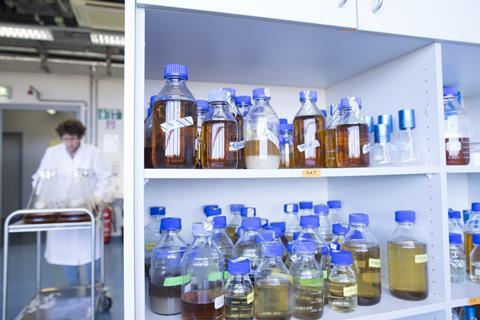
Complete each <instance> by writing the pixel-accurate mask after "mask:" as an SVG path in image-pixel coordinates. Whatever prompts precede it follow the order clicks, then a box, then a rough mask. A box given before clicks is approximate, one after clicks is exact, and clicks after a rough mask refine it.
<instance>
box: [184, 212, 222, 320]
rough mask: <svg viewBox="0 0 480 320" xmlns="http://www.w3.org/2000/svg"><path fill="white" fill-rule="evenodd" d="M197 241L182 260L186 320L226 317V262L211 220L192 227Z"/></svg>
mask: <svg viewBox="0 0 480 320" xmlns="http://www.w3.org/2000/svg"><path fill="white" fill-rule="evenodd" d="M192 234H193V237H194V238H193V242H192V244H191V245H190V246H189V247H188V248H187V250H186V251H185V254H184V255H183V258H182V262H181V265H182V275H183V277H184V279H183V281H182V289H181V290H182V291H181V292H182V319H205V320H206V319H212V320H221V319H223V318H224V290H223V289H224V288H223V279H224V259H223V255H222V253H221V252H220V250H219V249H218V247H217V245H216V244H215V242H214V241H213V239H212V234H213V225H212V223H211V222H210V221H207V222H196V223H194V224H193V225H192Z"/></svg>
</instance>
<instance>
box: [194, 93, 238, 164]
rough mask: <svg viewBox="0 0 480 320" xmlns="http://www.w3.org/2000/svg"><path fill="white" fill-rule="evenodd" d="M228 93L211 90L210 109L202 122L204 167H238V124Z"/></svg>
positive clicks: (209, 96) (209, 97)
mask: <svg viewBox="0 0 480 320" xmlns="http://www.w3.org/2000/svg"><path fill="white" fill-rule="evenodd" d="M228 99H229V98H228V93H226V92H225V91H223V90H213V91H210V93H209V95H208V101H209V102H210V110H209V112H208V114H207V116H206V118H205V120H204V121H203V124H202V137H201V140H202V147H201V149H202V156H201V158H202V168H204V169H236V168H237V165H238V150H239V148H238V125H237V121H236V120H235V117H234V116H233V115H232V113H231V112H230V105H229V103H228V101H229V100H228Z"/></svg>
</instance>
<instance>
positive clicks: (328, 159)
mask: <svg viewBox="0 0 480 320" xmlns="http://www.w3.org/2000/svg"><path fill="white" fill-rule="evenodd" d="M336 146H337V131H336V130H335V128H333V129H328V130H327V132H326V135H325V164H326V167H327V168H335V167H336V166H337V159H336V153H337V150H336Z"/></svg>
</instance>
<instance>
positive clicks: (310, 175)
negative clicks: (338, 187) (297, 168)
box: [302, 168, 322, 178]
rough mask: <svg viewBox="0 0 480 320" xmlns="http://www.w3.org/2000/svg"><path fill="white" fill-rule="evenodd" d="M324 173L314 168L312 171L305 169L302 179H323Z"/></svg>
mask: <svg viewBox="0 0 480 320" xmlns="http://www.w3.org/2000/svg"><path fill="white" fill-rule="evenodd" d="M321 176H322V173H321V171H320V169H318V168H312V169H303V170H302V177H304V178H318V177H321Z"/></svg>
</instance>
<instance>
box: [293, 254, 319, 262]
mask: <svg viewBox="0 0 480 320" xmlns="http://www.w3.org/2000/svg"><path fill="white" fill-rule="evenodd" d="M297 257H298V260H302V261H304V262H313V261H316V259H315V252H313V253H311V252H299V253H297Z"/></svg>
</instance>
